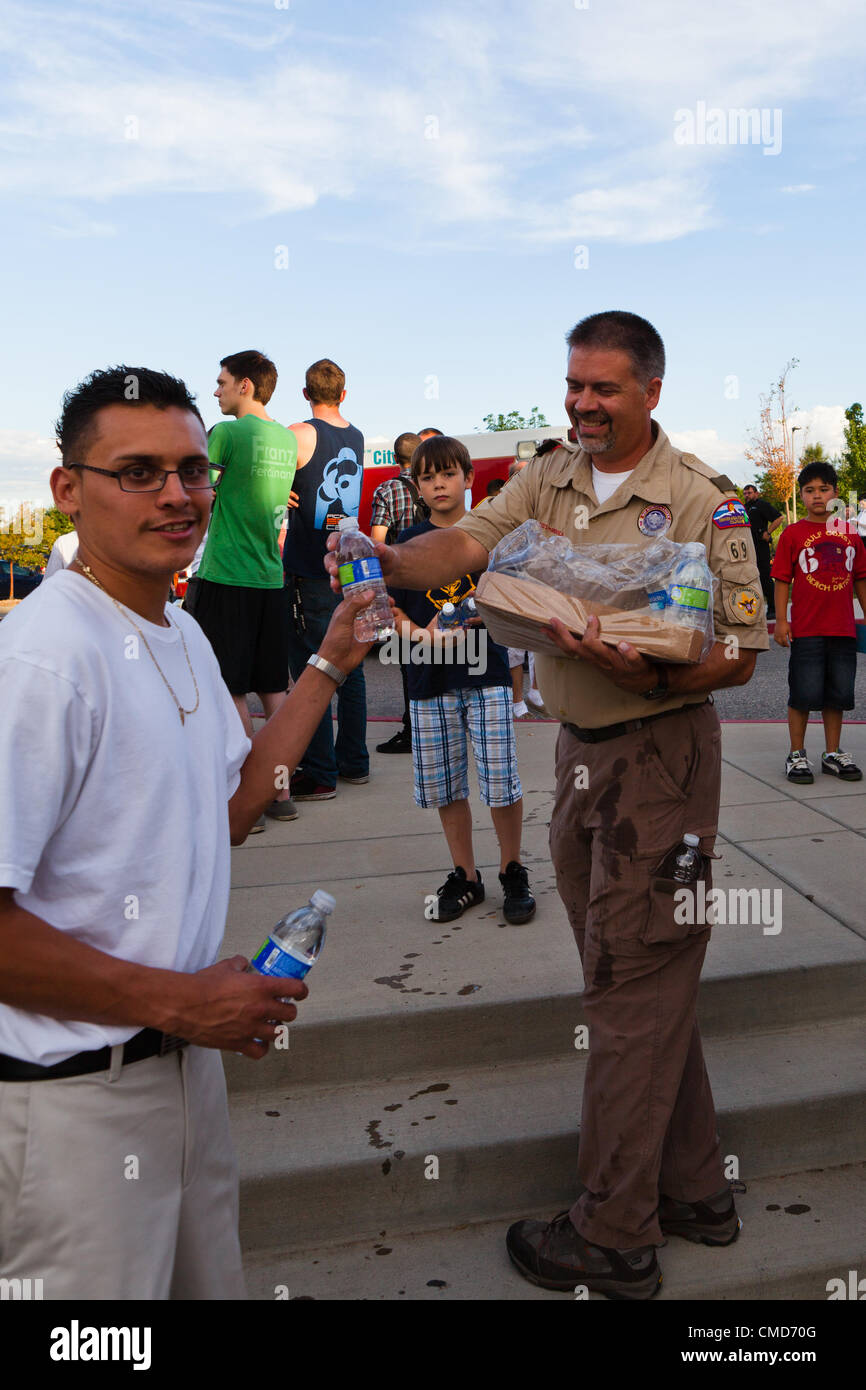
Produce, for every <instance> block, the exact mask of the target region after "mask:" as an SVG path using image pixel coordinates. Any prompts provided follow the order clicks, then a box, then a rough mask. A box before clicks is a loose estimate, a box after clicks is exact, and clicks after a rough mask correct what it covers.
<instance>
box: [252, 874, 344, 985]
mask: <svg viewBox="0 0 866 1390" xmlns="http://www.w3.org/2000/svg"><path fill="white" fill-rule="evenodd" d="M336 905H337V904H336V902H335V900H334V899H333V898H332V897H331V895H330V893H324V892H323V891H322V890H321V889H320V888H318V889H317V890H316V892H315V893H314V894H313V896H312V897H311V898H310V901H309V903H308V904H307V906H306V907H299V908H297V909H296V911H294V912H290V913H289V914H288V915H287V916H286V917H283V918H281V919H280V921H279V922H277V925H276V926H275V927H274V929H273V931H272V932H271V933H270V935H269V936H266V937H265V939H264V941H263V942H262V944H261V946H260V947H259V949H258V951H257V952H256V954H255V955H254V956H253V958H252V960H251V961H250V967H249V968H250V970H255V971H257V972H258V974H259V975H275V976H276V977H277V978H278V979H293V980H302V979H303V978H304V976H305V975H306V973H307V971H308V970H309V969H310V967H311V966H313V965H315V963H316V961H317V959H318V956H319V952H320V951H321V949H322V946H323V944H324V941H325V922H326V920H327V918H328V917H330V915H331V913H332V912H333V911H334V908H335V907H336Z"/></svg>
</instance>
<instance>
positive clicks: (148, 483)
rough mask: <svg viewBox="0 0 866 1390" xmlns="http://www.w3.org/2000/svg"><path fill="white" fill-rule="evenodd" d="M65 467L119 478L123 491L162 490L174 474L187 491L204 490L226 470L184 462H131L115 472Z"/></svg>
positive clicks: (215, 465) (86, 465) (73, 465)
mask: <svg viewBox="0 0 866 1390" xmlns="http://www.w3.org/2000/svg"><path fill="white" fill-rule="evenodd" d="M65 467H66V468H84V469H86V470H87V472H88V473H102V474H103V476H104V477H106V478H116V479H117V483H118V487H119V488H120V490H121V492H162V489H163V488H164V487H165V480H166V478H168V477H169V475H170V474H172V473H176V474H177V476H178V478H179V480H180V484H181V487H182V488H183V489H184V491H185V492H198V491H204V490H205V488H215V487H216V486H217V484H218V483H219V480H220V478H221V477H222V475H223V473H224V472H225V468H224V467H223V466H222V464H219V463H182V464H181V466H180V468H152V467H151V465H150V464H149V463H131V464H129V466H128V467H127V468H121V469H119V470H118V471H116V472H115V471H114V470H113V469H110V468H94V467H93V465H92V464H90V463H67V464H66V465H65Z"/></svg>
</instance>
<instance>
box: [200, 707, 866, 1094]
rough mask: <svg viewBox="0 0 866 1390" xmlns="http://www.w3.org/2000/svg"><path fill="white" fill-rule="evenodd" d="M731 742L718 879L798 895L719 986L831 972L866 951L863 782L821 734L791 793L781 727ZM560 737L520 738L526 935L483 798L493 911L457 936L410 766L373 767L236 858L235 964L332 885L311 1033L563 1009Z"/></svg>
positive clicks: (306, 1019) (570, 944)
mask: <svg viewBox="0 0 866 1390" xmlns="http://www.w3.org/2000/svg"><path fill="white" fill-rule="evenodd" d="M396 728H397V725H396V724H395V725H394V729H396ZM723 729H724V732H723V757H724V773H723V781H722V812H721V820H720V826H719V830H720V833H719V843H718V849H717V852H718V853H719V854H721V855H722V856H723V858H722V861H721V862H720V863H719V864H717V865H716V871H715V872H716V882H717V883H718V884H719V885H720V886H725V885H726V880H727V879H731V880H734V881H735V882H736V884H737V885H739V884H742V885H743V886H747V887H757V888H774V887H781V888H783V890H784V899H783V928H782V930H781V932H779V933H777V934H775V935H771V934H769V933H768V934H764V933H763V932H762V931H761V930H757V931H756V930H755V929H754V928H752V927H744V926H729V927H726V928H724V929H722V928H721V927H719V928H717V930H716V931H715V932H714V934H713V938H712V942H711V946H710V950H709V954H708V960H707V965H706V966H705V970H704V975H705V978H710V979H711V978H712V977H713V976H714V975H715V974H717V973H718V972H720V971H727V970H729V969H731V968H733V967H736V968H737V969H739V970H743V971H745V970H750V969H767V970H772V969H774V968H775V967H776V966H777V965H786V966H790V965H791V964H793V963H795V962H796V963H799V964H801V965H811V964H816V963H818V962H819V961H820V960H821V959H823V958H824V956H825V955H826V952H827V951H828V949H830V950H831V951H832V953H834V954H835V953H837V952H841V953H842V954H843V955H845V954H846V953H854V954H858V953H860V952H861V951H862V950H863V947H862V944H861V943H862V941H863V940H866V912H864V907H863V904H864V879H866V875H864V868H863V857H864V839H866V780H864V781H863V782H859V783H842V782H839V781H838V780H837V779H835V778H831V777H830V776H828V775H826V774H825V775H822V774H821V773H820V771H819V770H818V762H819V753H818V750H819V748H820V746H821V745H820V744H819V742H818V731H817V730H815V733H814V735H813V734H812V730H811V728H810V738H811V740H812V745H813V757H812V761H813V765H814V766H815V782H814V784H813V785H812V786H809V787H794V786H792V785H791V784H790V783H789V782H787V781H786V780H785V776H784V760H785V754H786V752H787V748H788V743H787V733H786V730H785V729H784V727H783V726H781V725H777V724H725V725H724V726H723ZM557 731H558V725H556V724H547V723H540V722H535V723H530V724H520V725H518V730H517V738H518V748H519V765H520V776H521V781H522V783H523V789H524V804H525V811H526V814H525V820H524V826H525V829H524V860H525V862H526V864H527V865H528V867H529V871H530V882H531V885H532V889H533V892H534V893H535V896H536V898H537V899H538V911H537V914H536V916H535V919H534V920H533V921H532V922H531V923H528V924H527V925H526V926H523V927H510V926H507V925H506V924H505V922H504V919H503V917H502V913H501V890H500V887H499V883H498V880H497V873H498V853H497V847H496V839H495V835H494V833H493V829H492V826H491V823H490V816H489V813H488V812H487V810H486V809H485V808H484V807H483V806H482V805H481V804H480V801H479V799H478V795H477V789H476V788H475V787H474V786H473V791H472V804H473V824H474V827H475V832H476V833H475V847H476V858H477V862H478V866H479V869H480V871H481V874H482V877H483V879H484V882H485V886H486V889H487V899H486V901H485V903H484V904H483V905H482V906H481V907H480V908H476V909H474V910H471V911H469V912H467V913H466V914H465V915H464V916H463V917H462V918H460V919H459V920H458V921H457V922H455V923H451V924H449V925H446V926H444V927H442V928H439V927H438V925H437V924H436V923H435V922H430V921H427V920H425V917H424V898H425V895H427V894H428V893H433V892H435V891H436V888H437V887H438V886H439V884H441V883H442V882H443V881H444V879H445V877H446V875H447V873H448V871H449V869H450V862H449V858H448V852H447V847H446V845H445V840H444V837H443V835H442V831H441V829H440V825H439V817H438V815H437V814H436V813H435V812H434V811H422V810H419V809H418V808H417V807H416V806H415V805H414V803H413V801H412V790H411V782H412V769H411V759H410V758H409V757H407V756H396V757H395V756H386V755H383V754H377V753H375V752H371V778H370V782H369V784H368V785H367V786H363V787H354V786H348V785H345V784H343V783H340V784H339V792H338V795H337V797H336V798H335V799H334V800H333V801H324V802H312V803H311V802H305V803H302V804H301V805H300V806H299V810H300V813H301V814H300V818H299V819H298V820H297V821H293V822H290V823H288V824H279V823H277V822H275V821H270V820H269V821H268V824H267V830H266V831H265V833H264V834H262V835H256V836H252V837H251V838H250V839H249V840H247V842H246V844H245V845H243V846H242V847H240V848H238V849H235V850H233V852H232V884H233V888H232V896H231V905H230V910H229V920H228V926H227V929H226V939H225V944H224V950H225V951H226V952H233V951H240V952H242V953H244V954H246V955H249V954H250V953H251V951H252V950H253V949H254V948H256V947H257V946H258V945H259V943H260V941H261V939H262V937H263V936H264V934H265V933H266V931H267V930H268V929H269V928H270V927H271V926H272V925H273V923H274V922H276V921H277V920H278V919H279V918H280V917H281V916H282V915H283V914H284V913H285V912H287V911H289V910H291V909H292V908H293V907H296V906H298V905H300V904H303V903H304V902H306V900H307V898H308V897H309V895H310V893H312V892H313V890H314V889H315V888H317V887H318V888H325V889H327V891H328V892H329V893H332V894H333V895H334V897H335V898H336V900H337V908H336V911H335V913H334V916H333V917H332V919H331V923H330V925H329V933H328V939H327V943H326V946H325V949H324V951H323V953H322V957H321V960H320V961H319V963H318V964H317V965H316V967H315V970H314V971H313V973H312V975H311V976H310V980H309V984H310V998H309V1000H308V1001H307V1002H306V1003H305V1004H304V1006H303V1010H302V1016H301V1018H300V1019H299V1021H298V1023H297V1025H296V1031H297V1032H298V1034H300V1033H302V1032H303V1030H304V1027H305V1025H307V1024H309V1023H311V1022H313V1021H314V1020H321V1019H323V1018H326V1017H327V1018H334V1019H339V1018H341V1017H346V1013H347V1011H349V1012H351V1014H352V1016H353V1017H358V1016H359V1015H372V1016H375V1017H379V1018H381V1017H382V1016H384V1015H404V1014H406V1012H407V1011H413V1010H415V1011H417V1010H418V1009H419V1008H423V1009H425V1010H426V1009H437V1008H440V1007H446V1008H448V1009H449V1010H451V1009H453V1008H454V1007H455V1005H459V1007H460V1008H467V1007H476V1006H477V1005H478V1004H481V1003H485V1002H489V1001H492V1000H496V1001H501V1000H509V999H514V998H518V997H522V996H523V995H524V994H525V992H526V990H527V989H532V990H533V991H534V990H538V991H540V992H542V993H545V994H548V993H550V994H557V993H560V992H561V991H562V990H564V989H567V990H568V991H569V992H571V991H572V990H574V989H575V988H580V987H581V981H580V965H579V961H578V957H577V951H576V948H575V945H574V940H573V937H572V934H571V930H570V928H569V926H568V922H567V919H566V916H565V912H564V910H563V908H562V905H561V903H560V901H559V897H558V895H557V893H556V889H555V885H554V878H553V869H552V866H551V864H550V858H549V853H548V848H547V827H548V825H549V822H550V812H551V807H552V803H553V749H554V744H555V741H556V735H557ZM389 732H390V726H389V725H388V724H384V723H380V724H376V725H375V726H374V729H373V732H372V733H371V735H370V739H369V742H370V746H371V749H372V746H373V744H374V743H375V742H378V741H380V740H381V739H382V738H384V737H387V736H388V734H389ZM844 743H845V747H846V749H847V750H848V751H850V752H851V753H853V754H854V755H855V757H856V758H858V760H859V762H860V764H861V765H862V766H864V767H866V726H859V725H858V726H851V727H850V728H849V729H846V730H845V737H844ZM446 943H447V944H446ZM439 1000H445V1001H446V1003H445V1005H444V1006H442V1005H440V1004H439V1003H438V1001H439ZM335 1079H336V1078H335Z"/></svg>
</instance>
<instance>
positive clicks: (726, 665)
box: [665, 642, 758, 695]
mask: <svg viewBox="0 0 866 1390" xmlns="http://www.w3.org/2000/svg"><path fill="white" fill-rule="evenodd" d="M757 656H758V653H757V652H756V651H752V650H746V651H740V652H739V653H738V655H737V656H735V657H732V656H730V655H729V650H728V648H727V647H726V646H725V644H724V643H723V642H716V644H715V646H714V647H713V648H712V650H711V651H710V653H709V655H708V656H707V659H706V660H705V661H701V662H699V663H698V664H697V665H693V666H679V665H678V666H673V665H668V666H665V671H666V672H667V677H668V688H669V689H670V691H671V694H672V695H703V694H707V695H709V694H710V692H711V691H713V690H724V689H725V687H726V686H729V685H746V684H747V682H748V681H750V680H751V678H752V673H753V671H754V669H755V661H756V660H757Z"/></svg>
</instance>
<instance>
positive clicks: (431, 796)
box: [409, 685, 523, 809]
mask: <svg viewBox="0 0 866 1390" xmlns="http://www.w3.org/2000/svg"><path fill="white" fill-rule="evenodd" d="M511 710H512V700H511V691H510V690H509V689H508V688H507V687H506V686H504V685H482V686H464V687H462V688H461V689H459V690H451V691H448V693H447V694H445V695H435V696H434V697H433V698H432V699H430V700H410V701H409V712H410V715H411V719H412V766H413V770H414V773H415V804H416V806H423V807H424V808H425V809H429V808H430V807H434V806H450V805H451V803H452V801H465V800H466V799H467V798H468V796H469V778H468V761H467V751H466V734H467V731H468V733H469V738H470V739H471V741H472V752H473V754H474V756H475V766H476V767H477V769H478V785H479V788H480V791H481V800H482V801H483V802H484V805H485V806H513V805H514V803H515V801H519V800H520V798H521V796H522V795H523V792H522V791H521V789H520V778H519V777H518V775H517V743H516V740H515V737H514V719H513V716H512V712H511Z"/></svg>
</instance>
